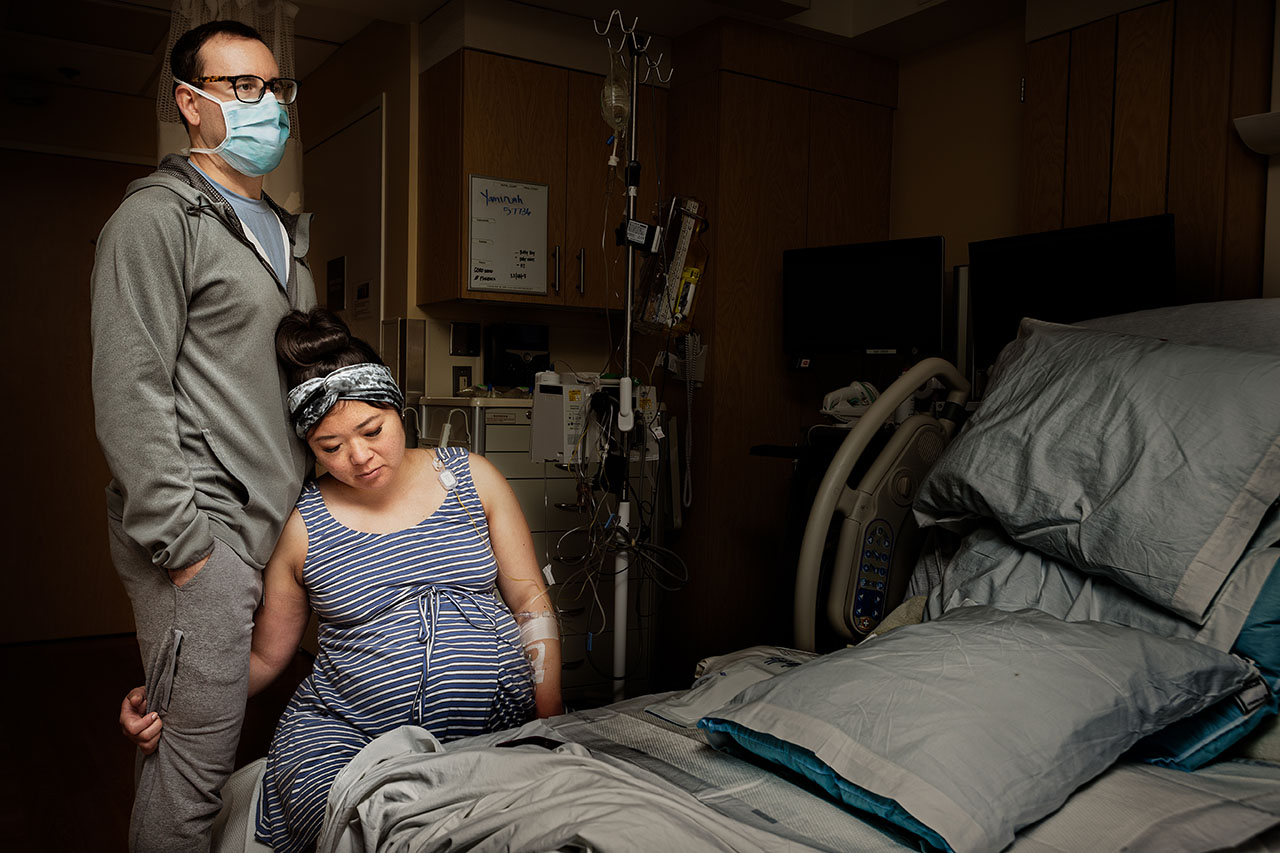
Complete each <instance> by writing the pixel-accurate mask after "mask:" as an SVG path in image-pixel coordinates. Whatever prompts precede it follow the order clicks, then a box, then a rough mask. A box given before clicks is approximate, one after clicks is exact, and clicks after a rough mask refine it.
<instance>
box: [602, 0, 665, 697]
mask: <svg viewBox="0 0 1280 853" xmlns="http://www.w3.org/2000/svg"><path fill="white" fill-rule="evenodd" d="M615 17H616V18H617V19H618V28H619V29H620V30H622V36H623V37H622V44H621V45H619V46H618V52H621V51H623V50H628V51H629V53H630V55H631V67H630V69H629V70H630V75H629V105H630V109H629V110H628V111H627V137H628V138H627V168H626V172H625V174H626V180H627V201H626V211H627V212H626V217H627V221H628V222H630V221H632V220H634V219H635V218H636V192H637V190H638V189H639V186H640V162H639V161H638V160H637V159H636V124H637V122H636V104H637V103H638V100H639V99H638V98H637V94H638V92H639V88H640V77H639V74H640V67H639V66H640V58H641V57H644V59H645V62H646V64H647V66H648V69H650V70H651V69H655V68H657V67H658V65H659V64H660V63H661V62H662V56H661V55H659V56H658V59H657V61H656V62H654V61H652V60H650V59H649V58H648V56H647V54H646V51H647V49H648V47H649V41H650V39H645V41H644V44H643V45H641V44H640V43H639V42H638V41H637V39H636V35H635V31H636V24H637V23H638V22H639V18H637V19H635V20H633V21H632V22H631V28H630V29H628V28H627V27H626V26H625V25H624V24H623V23H622V15H621V13H620V12H618V10H617V9H614V10H613V11H612V12H611V13H610V14H609V20H608V21H607V22H606V23H605V27H604V29H603V30H601V29H600V27H599V26H598V25H597V24H596V22H595V21H592V22H591V25H592V27H593V28H594V29H595V31H596V35H600V36H607V34H608V32H609V30H610V29H612V27H613V19H614V18H615ZM609 47H610V50H611V51H612V49H613V43H612V42H609ZM645 79H646V80H647V79H648V71H646V74H645ZM658 79H659V80H662V82H664V83H665V82H667V81H668V80H670V79H671V77H670V74H669V73H668V75H667V77H666V79H663V78H662V75H661V74H660V73H659V75H658ZM626 250H627V286H626V297H625V300H626V308H625V310H626V328H625V330H624V337H623V341H624V343H623V357H622V358H623V360H622V371H621V376H620V377H619V379H618V432H619V433H621V437H620V444H621V449H622V460H623V465H624V466H626V467H627V468H630V466H631V431H632V429H633V428H634V427H635V412H634V411H632V408H631V402H632V398H631V312H632V303H633V301H634V298H635V292H634V291H635V274H636V271H635V252H636V250H635V246H634V245H633V244H632V243H631V241H629V240H628V241H627V245H626ZM642 440H643V439H642ZM630 489H631V486H630V478H629V477H626V476H624V477H623V478H622V486H621V488H620V489H619V492H618V527H619V529H620V530H621V531H622V533H623V535H624V536H626V537H627V540H626V541H625V542H624V543H623V544H624V546H626V547H622V548H620V549H619V550H618V552H617V553H616V555H615V556H614V576H613V699H614V701H615V702H618V701H621V700H622V699H623V698H625V696H626V686H627V684H626V672H627V594H628V590H627V585H628V581H629V575H630V567H631V551H630V545H631V543H632V541H634V537H632V535H631V495H630Z"/></svg>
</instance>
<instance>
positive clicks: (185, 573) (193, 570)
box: [169, 557, 209, 586]
mask: <svg viewBox="0 0 1280 853" xmlns="http://www.w3.org/2000/svg"><path fill="white" fill-rule="evenodd" d="M207 562H209V558H208V557H205V558H204V559H203V560H197V561H196V562H194V563H192V564H191V565H189V566H187V567H186V568H185V569H170V570H169V580H171V581H173V584H174V586H182V585H183V584H185V583H186V582H187V581H189V580H191V579H192V578H193V577H195V576H196V575H198V574H199V573H200V570H201V569H203V568H204V564H205V563H207Z"/></svg>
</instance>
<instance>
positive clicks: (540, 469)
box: [484, 447, 575, 480]
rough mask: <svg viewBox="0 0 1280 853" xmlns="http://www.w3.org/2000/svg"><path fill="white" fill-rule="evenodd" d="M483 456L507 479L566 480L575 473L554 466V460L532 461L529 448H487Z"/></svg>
mask: <svg viewBox="0 0 1280 853" xmlns="http://www.w3.org/2000/svg"><path fill="white" fill-rule="evenodd" d="M484 458H485V459H488V460H489V461H490V462H492V463H493V467H495V468H497V469H498V471H499V473H501V474H502V476H504V477H506V478H507V479H508V480H542V479H543V478H544V477H545V478H546V479H548V480H568V479H571V478H573V477H574V476H575V475H574V474H573V473H572V472H571V471H568V470H566V469H564V468H558V467H556V464H555V463H554V462H534V461H533V460H532V459H530V458H529V449H528V448H527V447H526V448H525V449H524V450H521V451H496V450H494V449H493V448H489V449H488V450H486V451H485V454H484Z"/></svg>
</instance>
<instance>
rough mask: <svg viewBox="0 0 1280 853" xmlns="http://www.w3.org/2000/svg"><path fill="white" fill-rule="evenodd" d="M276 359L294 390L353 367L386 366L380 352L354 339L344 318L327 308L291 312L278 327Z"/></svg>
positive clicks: (358, 339) (318, 307) (317, 307)
mask: <svg viewBox="0 0 1280 853" xmlns="http://www.w3.org/2000/svg"><path fill="white" fill-rule="evenodd" d="M276 358H277V359H279V361H280V365H281V366H282V367H283V368H284V371H285V375H286V377H287V378H288V381H289V387H290V388H292V387H294V386H295V385H298V384H300V383H302V382H305V381H306V380H308V379H310V378H312V377H313V376H326V375H328V374H330V373H332V372H333V371H335V370H337V369H338V368H340V367H349V366H350V365H353V364H364V363H372V364H382V359H380V358H379V357H378V353H377V350H375V349H374V348H373V347H371V346H370V345H369V344H367V343H366V342H365V341H363V340H361V339H360V338H357V337H354V336H352V334H351V330H350V329H349V328H347V324H346V323H344V322H343V321H342V318H341V317H339V316H338V315H336V314H334V313H333V312H332V311H329V310H328V309H326V308H321V307H320V306H316V307H315V308H312V309H311V310H310V311H290V312H289V313H288V314H286V315H285V316H284V318H283V319H282V320H281V321H280V325H279V326H277V327H276Z"/></svg>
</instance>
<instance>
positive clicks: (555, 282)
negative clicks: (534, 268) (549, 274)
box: [551, 246, 560, 294]
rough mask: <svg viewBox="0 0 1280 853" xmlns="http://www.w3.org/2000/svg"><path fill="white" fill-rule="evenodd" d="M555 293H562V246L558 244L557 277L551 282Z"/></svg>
mask: <svg viewBox="0 0 1280 853" xmlns="http://www.w3.org/2000/svg"><path fill="white" fill-rule="evenodd" d="M551 290H552V292H553V293H556V294H558V293H560V247H559V246H556V277H555V278H554V279H553V280H552V282H551Z"/></svg>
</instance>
